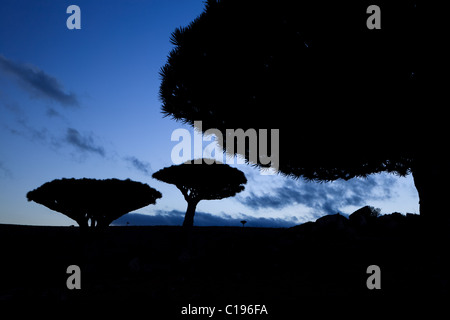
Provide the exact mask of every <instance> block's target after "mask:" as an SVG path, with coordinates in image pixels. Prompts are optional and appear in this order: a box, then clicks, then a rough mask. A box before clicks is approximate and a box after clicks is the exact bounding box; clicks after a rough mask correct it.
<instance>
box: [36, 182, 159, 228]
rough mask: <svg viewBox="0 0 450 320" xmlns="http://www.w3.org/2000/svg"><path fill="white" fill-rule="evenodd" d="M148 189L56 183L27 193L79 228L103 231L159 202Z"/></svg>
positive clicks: (121, 184) (128, 184)
mask: <svg viewBox="0 0 450 320" xmlns="http://www.w3.org/2000/svg"><path fill="white" fill-rule="evenodd" d="M161 197H162V195H161V193H160V192H159V191H157V190H155V189H153V188H151V187H150V186H148V185H146V184H143V183H140V182H136V181H132V180H130V179H127V180H118V179H106V180H96V179H87V178H83V179H73V178H72V179H56V180H53V181H51V182H47V183H44V184H43V185H42V186H40V187H39V188H37V189H35V190H33V191H30V192H28V193H27V199H28V201H34V202H36V203H39V204H42V205H44V206H46V207H47V208H49V209H51V210H54V211H57V212H60V213H62V214H64V215H66V216H68V217H69V218H71V219H73V220H75V221H76V222H77V223H78V224H79V225H80V227H81V228H87V227H88V225H89V221H90V226H91V227H92V228H105V227H107V226H108V225H109V224H110V223H111V222H113V221H114V220H116V219H117V218H119V217H121V216H122V215H124V214H126V213H129V212H131V211H133V210H136V209H139V208H142V207H145V206H147V205H150V204H155V203H156V199H159V198H161Z"/></svg>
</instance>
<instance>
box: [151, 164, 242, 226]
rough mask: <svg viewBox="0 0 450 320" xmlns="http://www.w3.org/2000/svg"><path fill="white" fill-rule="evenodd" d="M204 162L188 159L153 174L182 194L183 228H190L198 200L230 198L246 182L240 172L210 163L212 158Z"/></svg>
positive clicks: (224, 165)
mask: <svg viewBox="0 0 450 320" xmlns="http://www.w3.org/2000/svg"><path fill="white" fill-rule="evenodd" d="M204 160H205V159H196V160H189V161H187V162H185V163H183V164H180V165H173V166H170V167H166V168H163V169H161V170H159V171H157V172H155V173H154V174H153V178H155V179H157V180H160V181H163V182H166V183H170V184H174V185H175V186H176V187H177V188H178V189H179V190H180V191H181V193H182V194H183V196H184V199H185V200H186V201H187V203H188V206H187V210H186V215H185V218H184V222H183V226H184V227H192V226H193V225H194V215H195V209H196V207H197V204H198V203H199V202H200V201H201V200H219V199H223V198H228V197H233V196H235V195H236V194H237V193H239V192H241V191H242V190H244V184H246V183H247V179H246V178H245V175H244V173H243V172H242V171H240V170H238V169H236V168H233V167H230V166H229V165H227V164H223V163H220V162H218V161H216V162H212V161H213V160H212V159H207V161H206V162H205V161H204ZM211 162H212V163H211ZM208 163H210V164H208Z"/></svg>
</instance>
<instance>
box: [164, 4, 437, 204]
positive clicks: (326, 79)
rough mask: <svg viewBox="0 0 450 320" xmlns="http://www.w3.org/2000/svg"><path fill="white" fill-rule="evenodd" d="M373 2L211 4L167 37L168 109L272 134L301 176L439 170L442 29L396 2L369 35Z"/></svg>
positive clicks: (286, 164) (287, 164)
mask: <svg viewBox="0 0 450 320" xmlns="http://www.w3.org/2000/svg"><path fill="white" fill-rule="evenodd" d="M371 4H372V3H371V2H369V1H325V2H323V1H320V2H317V1H288V0H280V1H276V2H273V1H268V0H249V1H236V0H222V1H215V0H211V1H207V3H206V7H205V10H204V12H203V13H202V14H200V15H199V16H198V17H197V18H196V19H195V20H194V21H192V22H191V23H190V24H189V25H188V26H186V27H180V28H177V29H176V30H175V31H174V32H173V33H172V37H171V42H172V43H173V44H174V45H175V47H174V49H173V50H172V51H171V52H170V54H169V56H168V60H167V63H166V64H165V65H164V66H163V67H162V69H161V72H160V73H161V76H162V82H161V86H160V98H161V100H162V103H163V105H162V110H163V113H164V114H165V115H166V116H171V117H172V118H174V119H176V120H180V121H182V122H184V123H189V124H191V125H192V124H193V123H194V121H196V120H201V121H202V129H203V131H206V130H208V129H211V128H217V129H219V130H221V131H222V132H225V130H226V129H228V128H231V129H232V128H242V129H244V130H246V129H249V128H254V129H264V128H266V129H270V128H273V129H279V130H280V146H279V150H280V155H279V159H280V166H279V170H280V172H281V173H283V174H285V175H288V176H292V177H296V178H297V177H303V178H305V179H307V180H314V181H330V180H336V179H346V180H347V179H351V178H353V177H365V176H367V175H369V174H373V173H377V172H382V171H387V172H393V173H396V174H400V175H406V174H408V173H410V172H413V174H414V172H419V171H421V172H423V171H424V170H428V169H429V167H430V166H436V165H438V162H440V161H441V160H438V161H435V160H432V159H436V158H440V157H441V156H443V152H444V150H443V148H442V145H443V143H444V142H445V141H444V140H445V139H444V137H445V133H444V131H445V121H446V120H444V118H443V117H441V116H439V115H440V114H442V112H443V109H442V107H441V103H440V102H439V100H440V98H442V95H443V92H444V90H443V88H444V87H443V82H442V80H441V77H439V73H440V71H439V68H442V65H439V63H441V62H442V61H443V60H442V57H443V56H442V51H441V50H442V48H443V47H442V45H441V44H440V43H441V42H442V39H440V36H438V35H442V29H439V26H436V23H433V21H431V20H430V19H429V12H428V11H427V10H426V8H423V6H422V5H419V4H417V5H416V1H408V0H401V1H391V2H383V3H382V4H381V5H380V7H381V29H380V30H370V29H368V28H367V25H366V20H367V19H368V17H369V16H370V15H369V14H367V12H366V10H367V8H368V7H369V5H371ZM425 43H426V45H425ZM424 46H426V47H424ZM224 138H225V140H224V144H225V145H226V136H224ZM244 156H245V157H246V158H247V159H248V154H244ZM430 159H431V160H430ZM438 171H441V168H440V169H439V170H438ZM441 172H442V171H441ZM419 174H420V173H419ZM431 180H433V179H431ZM438 180H439V178H438V177H437V176H436V177H435V178H434V180H433V181H434V183H436V182H437V181H438ZM421 181H423V179H421ZM416 183H420V182H418V180H417V179H416ZM418 189H420V188H418ZM419 192H420V190H419ZM422 200H423V199H421V201H422ZM421 204H423V203H421Z"/></svg>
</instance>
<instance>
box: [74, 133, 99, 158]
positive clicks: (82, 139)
mask: <svg viewBox="0 0 450 320" xmlns="http://www.w3.org/2000/svg"><path fill="white" fill-rule="evenodd" d="M65 141H66V142H68V143H69V144H71V145H72V146H74V147H75V148H76V149H78V150H79V151H81V152H89V153H96V154H98V155H100V156H102V157H104V156H105V149H104V148H103V147H102V146H99V145H97V144H96V143H95V142H94V138H93V137H92V134H88V135H81V134H80V133H79V132H78V131H77V130H76V129H73V128H68V129H67V133H66V136H65Z"/></svg>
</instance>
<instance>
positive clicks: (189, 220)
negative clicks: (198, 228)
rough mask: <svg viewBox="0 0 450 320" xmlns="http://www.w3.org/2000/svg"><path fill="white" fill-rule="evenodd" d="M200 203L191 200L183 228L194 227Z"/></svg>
mask: <svg viewBox="0 0 450 320" xmlns="http://www.w3.org/2000/svg"><path fill="white" fill-rule="evenodd" d="M197 204H198V201H197V200H189V201H188V206H187V210H186V215H185V216H184V222H183V227H187V228H190V227H193V226H194V215H195V208H196V207H197Z"/></svg>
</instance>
